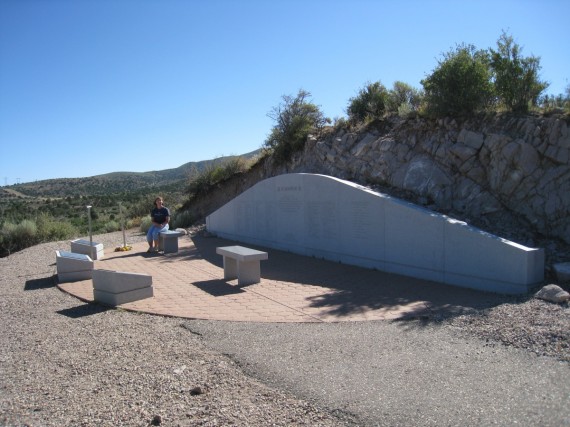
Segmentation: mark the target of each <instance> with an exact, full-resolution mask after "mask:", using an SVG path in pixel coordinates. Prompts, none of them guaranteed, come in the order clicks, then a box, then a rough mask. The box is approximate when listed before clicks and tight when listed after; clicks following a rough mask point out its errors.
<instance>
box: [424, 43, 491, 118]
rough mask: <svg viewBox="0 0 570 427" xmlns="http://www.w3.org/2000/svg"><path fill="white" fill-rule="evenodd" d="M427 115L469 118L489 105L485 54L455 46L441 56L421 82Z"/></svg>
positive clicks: (487, 70) (487, 66)
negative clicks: (434, 67) (466, 116)
mask: <svg viewBox="0 0 570 427" xmlns="http://www.w3.org/2000/svg"><path fill="white" fill-rule="evenodd" d="M421 83H422V85H423V87H424V90H425V101H426V102H427V110H428V112H430V113H432V114H435V115H438V116H442V115H448V116H457V115H469V114H472V113H474V112H477V111H481V110H485V109H486V108H488V107H489V106H490V105H491V104H492V102H493V99H494V98H493V96H494V95H493V85H492V83H491V70H490V67H489V59H488V55H487V53H486V52H485V51H481V50H476V49H475V46H473V45H464V44H462V45H458V46H457V47H456V48H455V50H451V51H449V52H448V53H446V54H444V58H443V60H442V61H440V62H439V64H438V66H437V68H436V69H435V70H434V71H433V73H432V74H431V75H429V76H428V77H426V78H425V79H424V80H422V82H421Z"/></svg>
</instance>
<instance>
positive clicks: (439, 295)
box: [192, 235, 512, 325]
mask: <svg viewBox="0 0 570 427" xmlns="http://www.w3.org/2000/svg"><path fill="white" fill-rule="evenodd" d="M192 241H193V243H194V246H195V247H196V249H197V250H198V252H199V253H200V254H201V256H202V257H203V258H204V259H205V260H206V261H208V262H210V263H212V264H214V265H216V266H219V267H220V268H223V261H222V257H221V256H220V255H218V254H216V247H218V246H229V245H235V244H238V245H239V244H240V243H239V242H234V241H230V240H225V239H221V238H218V237H204V236H200V235H197V236H193V237H192ZM244 246H247V247H251V248H253V249H258V250H262V251H265V252H268V253H269V259H268V260H266V261H262V262H261V277H262V278H265V279H269V280H272V281H279V282H294V283H297V284H302V285H307V286H318V287H323V288H328V289H330V291H329V292H324V293H319V295H317V296H314V297H309V301H310V306H311V307H315V308H327V309H328V310H327V314H329V315H333V316H337V317H339V318H342V317H343V316H348V315H353V314H358V313H365V312H367V311H370V310H383V311H386V312H390V311H396V310H400V309H401V308H402V307H404V306H405V307H406V310H405V314H404V315H403V316H402V320H410V319H415V320H417V319H421V320H422V322H421V323H420V324H426V325H427V324H429V323H432V322H433V321H434V320H437V319H441V317H452V316H458V315H463V314H466V313H473V312H476V311H477V310H481V309H485V308H490V307H494V306H497V305H499V304H502V303H504V302H505V301H507V300H509V299H512V297H511V298H509V297H507V296H503V295H498V294H493V293H488V292H481V291H476V290H471V289H466V288H460V287H457V286H450V285H444V284H441V283H436V282H431V281H428V280H422V279H416V278H412V277H406V276H401V275H397V274H391V273H386V272H382V271H378V270H372V269H366V268H362V267H356V266H351V265H346V264H341V263H338V262H332V261H326V260H323V259H317V258H313V257H307V256H301V255H296V254H292V253H290V252H284V251H280V250H276V249H268V248H263V247H259V246H256V245H250V244H244ZM221 283H223V282H221ZM225 286H226V287H228V288H229V287H231V288H234V289H235V287H232V286H231V285H227V284H225ZM203 288H204V290H206V291H207V286H205V285H204V284H203ZM216 288H217V292H224V290H223V289H225V287H224V286H221V285H216ZM210 293H211V292H210Z"/></svg>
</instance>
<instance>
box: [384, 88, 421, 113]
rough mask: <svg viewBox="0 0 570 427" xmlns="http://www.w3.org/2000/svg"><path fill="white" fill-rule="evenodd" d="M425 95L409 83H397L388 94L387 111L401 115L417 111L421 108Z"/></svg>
mask: <svg viewBox="0 0 570 427" xmlns="http://www.w3.org/2000/svg"><path fill="white" fill-rule="evenodd" d="M422 96H423V94H422V93H421V91H419V90H418V89H415V88H413V87H412V86H410V85H409V84H407V83H404V82H400V81H397V82H395V83H394V87H393V88H392V89H391V90H390V91H389V92H388V97H387V100H386V101H387V102H386V105H387V110H388V111H389V112H397V113H398V114H399V115H403V114H404V112H405V113H406V114H407V113H409V112H412V111H417V110H418V109H419V108H420V104H421V102H422Z"/></svg>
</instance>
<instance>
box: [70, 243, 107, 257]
mask: <svg viewBox="0 0 570 427" xmlns="http://www.w3.org/2000/svg"><path fill="white" fill-rule="evenodd" d="M70 243H71V252H74V253H77V254H85V255H89V256H90V257H91V259H93V260H98V259H101V258H103V255H104V248H103V243H97V242H89V240H84V239H76V240H72V241H71V242H70Z"/></svg>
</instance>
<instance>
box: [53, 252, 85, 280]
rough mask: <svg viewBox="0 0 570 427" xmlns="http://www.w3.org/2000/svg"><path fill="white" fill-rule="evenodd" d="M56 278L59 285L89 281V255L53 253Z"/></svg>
mask: <svg viewBox="0 0 570 427" xmlns="http://www.w3.org/2000/svg"><path fill="white" fill-rule="evenodd" d="M55 262H56V267H57V278H58V280H59V282H60V283H65V282H76V281H79V280H88V279H91V277H92V274H93V264H94V263H93V260H92V259H91V258H90V257H89V255H84V254H77V253H73V252H66V251H55Z"/></svg>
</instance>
